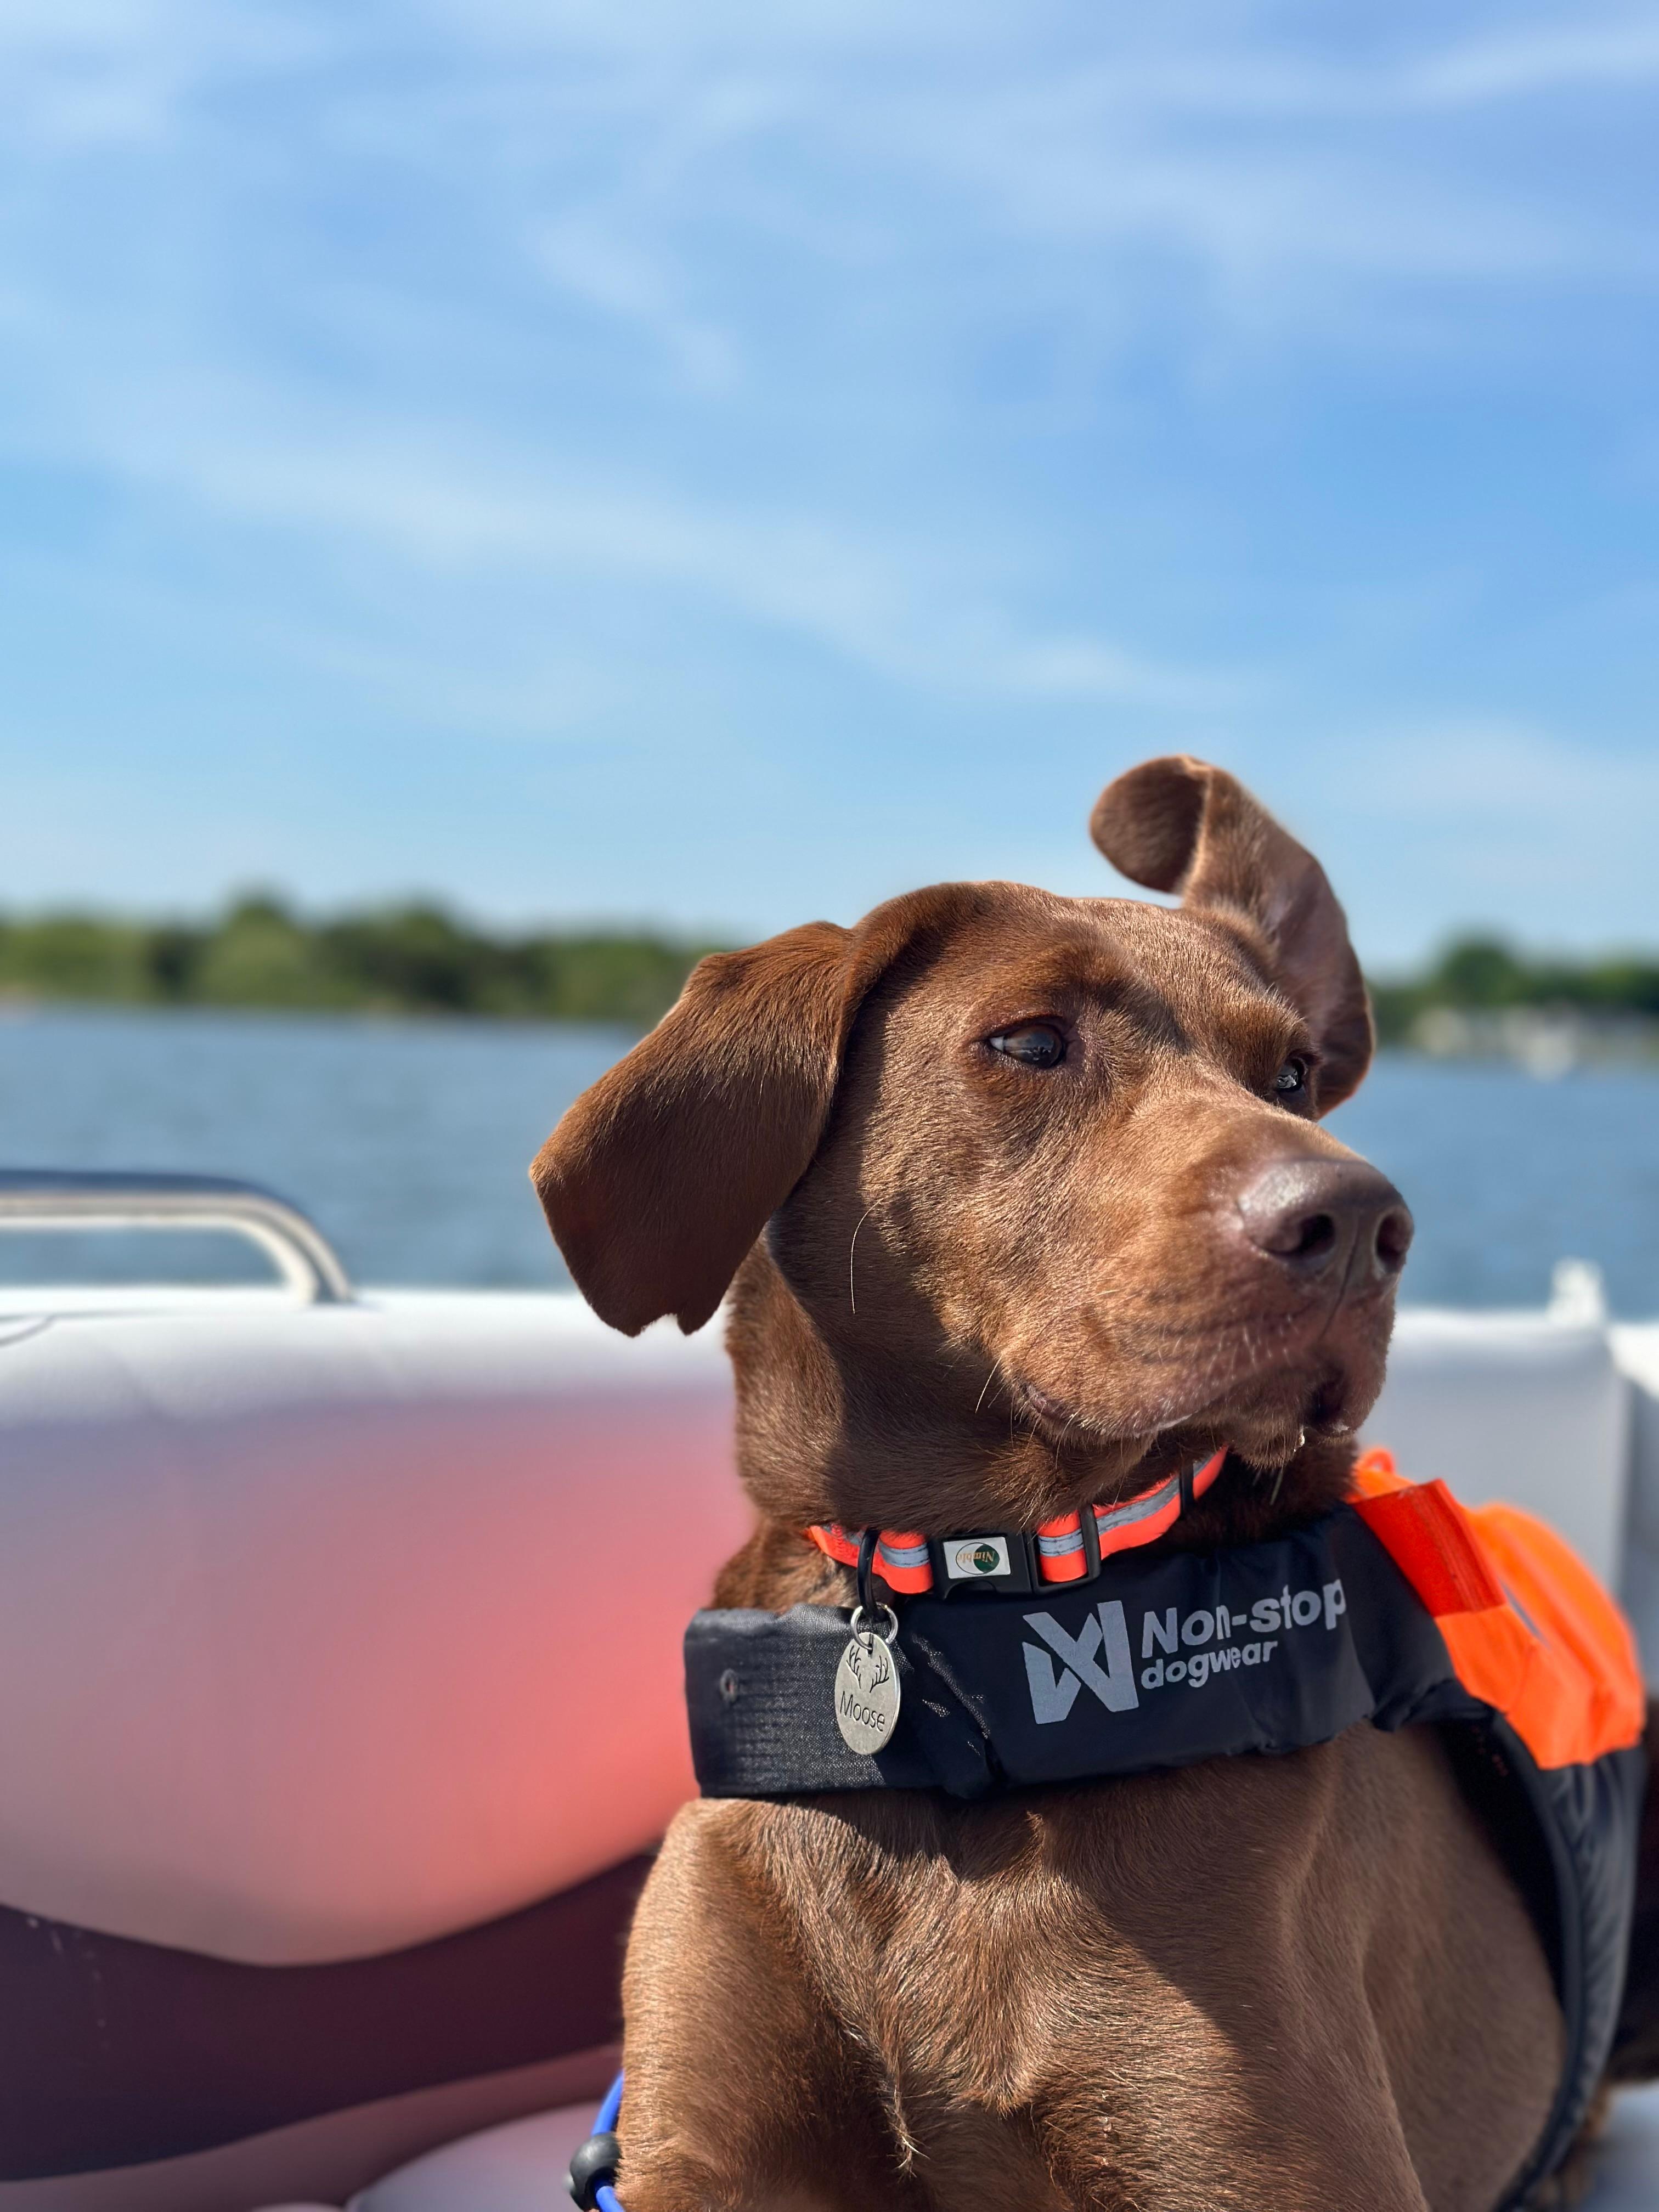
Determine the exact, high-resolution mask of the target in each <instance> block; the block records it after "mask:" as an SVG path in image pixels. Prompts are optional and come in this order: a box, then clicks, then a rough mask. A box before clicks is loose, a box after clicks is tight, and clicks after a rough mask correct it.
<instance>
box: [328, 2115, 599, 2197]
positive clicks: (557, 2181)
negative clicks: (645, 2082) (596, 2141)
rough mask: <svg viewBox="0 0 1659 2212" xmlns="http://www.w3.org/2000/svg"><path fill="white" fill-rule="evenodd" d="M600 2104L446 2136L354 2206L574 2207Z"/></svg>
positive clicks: (364, 2195) (366, 2193)
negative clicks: (579, 2160) (572, 2194)
mask: <svg viewBox="0 0 1659 2212" xmlns="http://www.w3.org/2000/svg"><path fill="white" fill-rule="evenodd" d="M593 2110H594V2108H593V2106H592V2105H572V2106H566V2108H565V2109H564V2110H563V2111H562V2112H538V2113H537V2114H536V2115H535V2117H534V2118H531V2119H527V2120H510V2121H508V2122H507V2124H506V2126H504V2127H499V2128H486V2129H485V2130H483V2133H482V2134H481V2135H476V2136H466V2137H465V2139H464V2140H463V2141H462V2142H453V2143H447V2144H446V2145H445V2146H444V2148H443V2149H441V2150H435V2151H428V2154H427V2155H426V2156H425V2157H424V2158H417V2159H415V2160H412V2161H411V2162H410V2164H409V2165H408V2166H399V2168H398V2171H397V2172H395V2173H389V2174H387V2176H386V2179H385V2180H384V2181H377V2182H376V2183H375V2184H374V2187H373V2188H372V2189H365V2190H364V2191H362V2194H361V2195H359V2196H356V2197H353V2198H352V2199H351V2202H350V2203H349V2206H348V2207H347V2212H559V2208H560V2207H561V2206H562V2207H563V2208H564V2212H569V2207H570V2199H569V2197H568V2196H567V2195H566V2193H565V2172H566V2170H567V2168H568V2166H569V2164H570V2156H571V2153H572V2152H573V2151H574V2149H575V2148H576V2147H577V2145H578V2144H579V2143H582V2142H586V2140H587V2137H588V2136H589V2134H590V2133H591V2131H592V2126H593Z"/></svg>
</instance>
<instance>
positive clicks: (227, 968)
mask: <svg viewBox="0 0 1659 2212" xmlns="http://www.w3.org/2000/svg"><path fill="white" fill-rule="evenodd" d="M718 950H720V947H718V946H715V945H694V944H687V943H684V942H681V941H678V940H676V939H671V938H667V937H661V936H657V935H654V934H653V933H650V932H647V931H639V932H623V931H609V930H603V929H591V930H584V931H580V932H574V931H573V932H570V933H558V932H551V931H548V932H542V933H536V934H527V935H524V936H513V935H507V934H505V933H503V934H491V933H488V932H486V931H484V930H482V929H477V928H475V927H471V925H470V924H468V923H466V922H464V921H459V920H458V919H457V918H456V917H455V916H454V915H451V914H448V913H447V912H446V911H445V910H444V909H443V908H441V907H440V906H438V905H436V904H434V903H430V902H411V903H409V904H406V905H403V906H397V907H387V908H376V909H373V910H367V911H362V912H357V913H350V914H343V915H336V916H334V917H332V918H331V919H324V920H320V921H312V920H307V919H305V918H303V917H301V915H299V914H297V913H296V912H295V909H294V908H292V907H290V906H289V905H288V904H287V903H286V902H284V901H283V900H282V899H280V898H277V897H275V896H269V895H260V896H251V897H246V898H241V899H239V900H237V901H236V902H234V904H232V905H231V906H229V907H228V908H227V909H226V911H225V912H224V913H223V914H222V915H220V916H219V917H218V918H217V919H216V920H213V921H204V922H200V923H188V922H178V921H162V922H152V921H126V920H121V919H118V918H115V917H112V916H110V915H98V914H94V913H89V912H82V913H72V912H62V913H55V914H44V915H29V916H14V917H6V916H3V915H0V997H10V998H29V999H57V1000H64V999H67V1000H88V1001H102V1002H104V1003H106V1004H107V1003H113V1004H125V1005H131V1006H278V1007H291V1008H294V1009H295V1010H304V1011H311V1012H389V1013H430V1014H489V1015H495V1016H498V1017H502V1018H508V1019H512V1018H519V1019H529V1020H543V1021H569V1022H617V1023H621V1024H625V1025H627V1026H628V1027H629V1028H633V1029H646V1028H648V1027H649V1026H650V1024H652V1023H653V1022H654V1021H655V1020H656V1019H657V1018H658V1017H659V1015H660V1014H661V1013H663V1012H665V1010H666V1008H667V1007H669V1006H671V1005H672V1004H673V1002H674V1000H675V998H676V997H677V996H678V993H679V989H680V986H681V985H682V984H683V983H684V981H685V978H686V976H687V975H689V974H690V970H691V969H692V967H693V966H694V965H695V964H696V962H697V961H698V960H699V959H701V958H702V955H703V954H704V953H705V952H710V951H718ZM1371 999H1372V1003H1373V1005H1374V1006H1375V1008H1376V1027H1377V1035H1378V1037H1379V1039H1380V1041H1381V1042H1383V1044H1386V1045H1403V1044H1408V1043H1409V1042H1411V1041H1412V1039H1413V1034H1414V1032H1415V1030H1416V1028H1417V1024H1419V1022H1420V1021H1421V1020H1422V1018H1423V1016H1424V1015H1425V1014H1427V1013H1432V1012H1436V1011H1437V1010H1438V1009H1441V1008H1449V1009H1451V1010H1453V1011H1455V1012H1459V1013H1471V1014H1480V1015H1498V1014H1503V1013H1505V1012H1510V1011H1511V1010H1514V1009H1516V1008H1528V1007H1530V1008H1536V1009H1541V1010H1549V1011H1552V1012H1564V1013H1572V1014H1576V1015H1578V1016H1581V1017H1586V1018H1590V1019H1592V1020H1598V1019H1599V1020H1608V1019H1612V1020H1615V1021H1630V1020H1636V1021H1640V1022H1644V1023H1647V1022H1659V955H1643V954H1635V953H1632V954H1625V955H1620V956H1616V957H1615V956H1610V957H1604V958H1599V959H1589V960H1578V961H1573V960H1565V959H1547V958H1534V957H1528V955H1526V954H1524V953H1522V952H1518V951H1516V950H1515V949H1514V948H1513V947H1512V946H1510V945H1506V944H1504V942H1503V941H1502V940H1501V939H1498V938H1494V937H1474V936H1471V937H1465V938H1462V939H1458V940H1457V942H1455V944H1453V945H1449V946H1448V947H1447V949H1446V950H1445V951H1443V952H1442V953H1441V954H1440V955H1438V957H1437V958H1436V959H1435V960H1433V961H1432V962H1431V963H1430V964H1429V965H1428V966H1427V967H1426V968H1425V969H1424V970H1423V971H1422V972H1421V973H1420V974H1419V975H1413V976H1407V977H1400V978H1393V979H1390V980H1386V981H1377V980H1373V981H1372V984H1371Z"/></svg>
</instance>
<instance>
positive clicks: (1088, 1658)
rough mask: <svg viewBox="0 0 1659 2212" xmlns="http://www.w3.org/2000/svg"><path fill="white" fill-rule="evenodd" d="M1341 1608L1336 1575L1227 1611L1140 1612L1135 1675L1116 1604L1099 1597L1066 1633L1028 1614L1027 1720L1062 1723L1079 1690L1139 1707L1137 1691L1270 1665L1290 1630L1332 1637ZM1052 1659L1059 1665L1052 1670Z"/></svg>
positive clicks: (1114, 1704) (1126, 1707) (1198, 1684)
mask: <svg viewBox="0 0 1659 2212" xmlns="http://www.w3.org/2000/svg"><path fill="white" fill-rule="evenodd" d="M1347 1609H1348V1601H1347V1598H1346V1595H1345V1594H1344V1591H1343V1588H1342V1583H1341V1581H1340V1578H1339V1579H1338V1580H1337V1581H1335V1582H1329V1583H1322V1584H1320V1585H1319V1586H1318V1587H1317V1588H1316V1589H1299V1590H1292V1589H1291V1588H1290V1587H1289V1586H1288V1584H1287V1585H1286V1587H1285V1589H1284V1590H1283V1591H1281V1592H1280V1593H1279V1595H1278V1596H1276V1597H1261V1598H1257V1599H1256V1600H1255V1602H1254V1603H1253V1604H1251V1605H1249V1606H1247V1607H1242V1608H1240V1609H1239V1610H1238V1611H1237V1612H1235V1611H1234V1610H1233V1609H1232V1608H1231V1607H1229V1606H1226V1605H1224V1604H1220V1603H1218V1604H1216V1605H1214V1606H1200V1607H1195V1608H1194V1611H1192V1612H1191V1613H1187V1614H1185V1615H1182V1613H1181V1610H1180V1608H1179V1607H1176V1606H1173V1605H1172V1606H1170V1607H1166V1608H1165V1609H1164V1611H1162V1612H1147V1613H1142V1614H1141V1616H1140V1666H1139V1675H1138V1676H1137V1673H1136V1662H1135V1659H1134V1656H1133V1652H1132V1650H1131V1649H1130V1644H1129V1624H1128V1621H1127V1617H1126V1616H1125V1613H1124V1610H1123V1605H1122V1601H1121V1599H1118V1598H1115V1597H1113V1598H1104V1599H1103V1600H1102V1601H1101V1602H1100V1603H1099V1604H1098V1605H1097V1607H1095V1609H1094V1611H1093V1612H1092V1613H1090V1614H1089V1615H1088V1616H1087V1618H1086V1619H1085V1621H1084V1622H1083V1625H1082V1626H1081V1627H1080V1628H1079V1631H1078V1632H1077V1634H1076V1635H1075V1636H1073V1635H1072V1634H1070V1633H1069V1632H1067V1631H1066V1629H1064V1628H1062V1627H1061V1626H1060V1623H1059V1621H1057V1620H1055V1619H1054V1615H1053V1614H1052V1613H1026V1614H1025V1615H1024V1621H1025V1626H1027V1627H1028V1628H1031V1629H1035V1630H1036V1633H1037V1634H1038V1635H1039V1636H1040V1637H1041V1638H1042V1643H1041V1644H1021V1646H1020V1650H1022V1651H1023V1652H1024V1655H1025V1679H1026V1682H1027V1684H1028V1686H1029V1687H1030V1692H1031V1717H1032V1719H1033V1720H1034V1721H1036V1723H1037V1724H1038V1726H1039V1727H1047V1726H1048V1725H1050V1724H1051V1723H1054V1722H1055V1721H1063V1720H1064V1719H1065V1717H1066V1714H1067V1713H1069V1712H1070V1711H1071V1710H1072V1707H1073V1705H1075V1704H1076V1702H1077V1695H1078V1692H1079V1690H1085V1689H1086V1690H1087V1691H1089V1692H1091V1695H1092V1696H1093V1697H1095V1698H1096V1699H1098V1700H1099V1702H1100V1703H1101V1704H1102V1705H1104V1706H1105V1708H1106V1710H1107V1711H1108V1712H1111V1713H1125V1712H1128V1711H1131V1710H1132V1708H1133V1707H1135V1706H1137V1705H1139V1703H1140V1692H1141V1691H1142V1690H1149V1691H1150V1690H1164V1689H1173V1688H1175V1687H1176V1686H1177V1685H1181V1686H1185V1687H1186V1688H1187V1689H1189V1690H1201V1689H1203V1687H1204V1686H1205V1685H1206V1683H1209V1682H1213V1681H1214V1680H1216V1679H1217V1678H1218V1676H1219V1675H1222V1674H1234V1673H1236V1672H1237V1670H1238V1669H1239V1668H1251V1667H1267V1666H1271V1665H1272V1664H1273V1659H1274V1656H1275V1654H1277V1653H1278V1652H1279V1651H1280V1650H1282V1649H1283V1648H1284V1646H1285V1642H1286V1640H1287V1638H1291V1637H1292V1636H1296V1635H1297V1634H1298V1633H1300V1632H1307V1631H1311V1630H1318V1631H1320V1632H1322V1633H1323V1634H1326V1635H1334V1634H1335V1633H1336V1625H1337V1623H1338V1621H1339V1620H1341V1618H1342V1616H1343V1614H1344V1613H1346V1611H1347ZM1056 1659H1058V1660H1060V1662H1061V1663H1060V1667H1059V1668H1058V1669H1056V1668H1055V1666H1054V1661H1055V1660H1056Z"/></svg>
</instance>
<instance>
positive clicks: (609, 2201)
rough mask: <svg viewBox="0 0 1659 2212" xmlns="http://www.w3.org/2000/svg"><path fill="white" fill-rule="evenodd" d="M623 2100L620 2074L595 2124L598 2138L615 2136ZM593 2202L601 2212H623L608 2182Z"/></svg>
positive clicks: (606, 2094) (594, 2196) (607, 2093)
mask: <svg viewBox="0 0 1659 2212" xmlns="http://www.w3.org/2000/svg"><path fill="white" fill-rule="evenodd" d="M622 2098H623V2077H622V2075H620V2074H618V2075H617V2078H616V2080H615V2081H613V2082H612V2083H611V2087H609V2088H608V2089H607V2090H606V2091H605V2102H604V2103H603V2104H602V2105H601V2106H599V2117H598V2118H596V2119H595V2121H594V2123H593V2132H594V2134H595V2135H596V2136H610V2135H615V2133H616V2131H617V2113H618V2112H621V2110H622ZM593 2202H594V2203H595V2204H596V2205H597V2206H598V2207H599V2212H623V2203H622V2199H621V2197H618V2196H617V2192H616V2191H615V2190H614V2189H613V2188H612V2187H611V2185H610V2183H609V2182H608V2181H602V2182H601V2183H600V2184H599V2187H598V2188H597V2189H596V2190H595V2191H593Z"/></svg>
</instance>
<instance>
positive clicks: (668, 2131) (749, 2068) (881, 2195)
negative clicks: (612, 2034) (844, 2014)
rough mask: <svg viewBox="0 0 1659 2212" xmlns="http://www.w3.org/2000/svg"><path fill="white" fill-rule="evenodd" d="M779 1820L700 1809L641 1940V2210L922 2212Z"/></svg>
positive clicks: (683, 1820) (630, 2102) (628, 2151)
mask: <svg viewBox="0 0 1659 2212" xmlns="http://www.w3.org/2000/svg"><path fill="white" fill-rule="evenodd" d="M772 1814H773V1808H770V1807H768V1806H765V1805H761V1804H755V1803H749V1802H709V1801H708V1800H702V1801H699V1802H696V1803H693V1804H690V1805H688V1806H686V1807H685V1808H684V1809H683V1811H682V1812H681V1813H680V1814H678V1817H677V1818H676V1820H674V1823H673V1825H672V1826H671V1828H670V1829H669V1832H668V1835H667V1838H666V1839H665V1842H664V1844H663V1848H662V1850H661V1853H660V1855H659V1857H658V1860H657V1863H656V1866H655V1868H654V1869H653V1871H652V1875H651V1879H650V1881H649V1882H648V1883H647V1886H646V1890H645V1894H644V1895H643V1897H642V1898H641V1900H640V1906H639V1911H638V1913H637V1915H636V1917H635V1923H634V1929H633V1934H632V1936H630V1938H629V1947H628V1964H627V1968H626V1972H625V1974H624V1978H623V1997H624V2011H625V2017H626V2029H625V2038H624V2059H625V2063H626V2068H627V2087H626V2090H625V2093H624V2095H623V2108H622V2116H621V2119H620V2121H619V2123H618V2128H617V2134H618V2137H619V2140H620V2142H621V2145H622V2163H621V2167H620V2171H619V2173H618V2177H617V2194H618V2196H619V2197H621V2199H622V2202H623V2204H624V2205H625V2206H626V2207H627V2212H869V2208H870V2206H871V2205H872V2204H873V2203H881V2204H883V2205H884V2206H889V2207H894V2208H908V2207H912V2206H915V2207H919V2206H920V2204H921V2198H920V2197H919V2196H918V2194H917V2192H916V2191H915V2185H914V2184H912V2183H911V2182H909V2181H908V2179H907V2178H906V2177H905V2176H904V2175H903V2174H902V2173H901V2172H899V2171H898V2169H897V2167H896V2163H895V2161H894V2158H893V2154H892V2151H891V2149H890V2147H889V2144H888V2142H887V2140H886V2139H885V2138H884V2133H883V2130H882V2127H881V2123H880V2119H879V2111H880V2106H879V2101H878V2098H877V2097H876V2096H875V2095H874V2094H873V2093H872V2077H871V2075H870V2072H869V2069H868V2067H867V2064H866V2062H865V2060H864V2059H863V2057H862V2056H861V2054H860V2051H858V2049H857V2047H856V2046H855V2045H854V2044H853V2043H852V2042H851V2041H850V2040H849V2039H848V2038H847V2036H846V2035H845V2033H843V2031H842V2029H841V2028H840V2027H839V2026H838V2025H837V2023H836V2020H835V2018H834V2016H833V2013H832V2009H831V2008H830V2007H829V2006H828V2005H827V2004H826V2003H825V2002H824V1999H823V1994H822V1992H820V1991H818V1990H816V1989H815V1988H814V1987H813V1985H812V1984H811V1981H810V1979H809V1977H808V1974H807V1971H806V1969H805V1962H804V1961H803V1960H802V1958H801V1955H800V1951H799V1941H798V1938H797V1936H796V1934H795V1931H794V1929H793V1923H792V1921H791V1919H790V1917H789V1914H788V1913H787V1911H786V1910H785V1909H784V1906H783V1903H782V1900H781V1897H780V1896H779V1894H778V1893H777V1889H776V1887H775V1864H774V1863H773V1862H772V1860H771V1857H770V1855H769V1851H768V1850H767V1838H766V1823H767V1821H768V1820H769V1818H771V1817H772Z"/></svg>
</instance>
